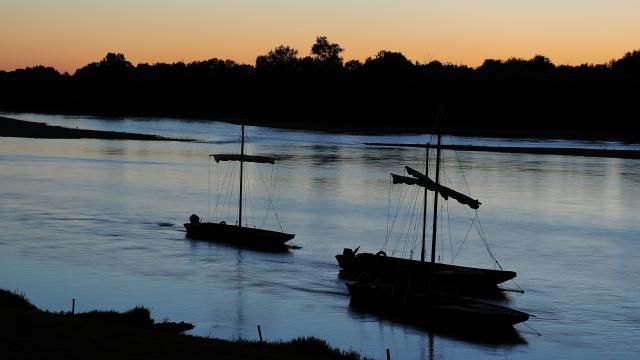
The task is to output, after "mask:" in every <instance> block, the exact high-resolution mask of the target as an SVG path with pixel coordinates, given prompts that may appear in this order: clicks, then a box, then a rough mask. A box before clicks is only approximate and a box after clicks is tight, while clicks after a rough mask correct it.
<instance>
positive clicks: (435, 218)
mask: <svg viewBox="0 0 640 360" xmlns="http://www.w3.org/2000/svg"><path fill="white" fill-rule="evenodd" d="M440 138H441V134H440V125H438V146H437V147H436V188H435V190H434V195H433V234H432V237H431V262H432V263H435V262H436V234H437V225H438V187H439V186H440ZM427 176H428V175H427ZM424 191H425V192H426V191H427V189H426V188H425V190H424Z"/></svg>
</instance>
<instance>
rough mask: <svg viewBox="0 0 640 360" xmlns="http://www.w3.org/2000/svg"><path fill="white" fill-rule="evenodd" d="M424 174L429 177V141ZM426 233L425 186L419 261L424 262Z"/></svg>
mask: <svg viewBox="0 0 640 360" xmlns="http://www.w3.org/2000/svg"><path fill="white" fill-rule="evenodd" d="M424 165H425V170H424V175H425V176H426V177H429V143H427V146H426V154H425V156H424ZM426 234H427V188H424V202H423V206H422V251H421V252H420V261H422V262H424V251H425V238H426Z"/></svg>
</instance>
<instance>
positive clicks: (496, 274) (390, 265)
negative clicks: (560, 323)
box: [336, 131, 516, 296]
mask: <svg viewBox="0 0 640 360" xmlns="http://www.w3.org/2000/svg"><path fill="white" fill-rule="evenodd" d="M411 146H412V147H413V146H414V145H411ZM425 148H426V156H425V169H426V171H425V173H424V174H423V173H421V172H419V171H417V170H415V169H412V168H410V167H408V166H405V169H406V172H407V174H408V175H409V176H402V175H396V174H391V176H392V179H393V183H394V184H406V185H416V186H419V187H422V188H424V206H423V216H422V249H421V253H420V260H417V259H406V258H401V257H393V256H387V254H386V253H384V252H383V251H380V252H378V253H376V254H373V253H359V254H358V253H357V252H358V248H356V249H355V250H353V249H350V248H345V249H344V250H343V252H342V254H338V255H336V259H337V260H338V264H339V265H340V268H341V269H342V270H341V272H340V275H341V277H343V278H346V279H351V280H356V279H358V278H359V277H362V276H364V277H367V278H369V279H381V280H383V281H390V282H396V281H401V280H409V279H411V281H412V282H414V283H415V284H416V286H421V285H419V284H429V285H428V286H429V287H430V288H431V289H434V288H438V289H439V290H441V291H448V292H454V293H456V294H464V295H472V296H485V295H486V296H496V295H500V289H499V288H498V284H501V283H503V282H505V281H507V280H511V279H513V278H515V277H516V273H515V272H513V271H505V270H503V269H502V268H500V269H483V268H475V267H465V266H457V265H452V264H443V263H437V262H436V260H435V254H436V243H437V241H436V240H437V236H436V235H437V231H436V229H437V221H438V211H437V209H438V198H439V197H442V198H443V199H444V200H448V199H449V198H451V199H454V200H457V201H458V202H459V203H461V204H463V205H466V206H469V207H470V208H471V209H474V210H476V209H478V208H479V207H480V205H481V203H480V202H479V201H478V200H476V199H472V198H471V197H469V196H467V195H464V194H461V193H459V192H457V191H455V190H453V189H451V188H448V187H446V186H443V185H441V184H440V182H439V180H440V160H441V154H440V152H441V134H440V131H438V142H437V145H436V151H437V155H436V171H435V181H433V180H431V179H430V178H429V161H428V159H429V149H430V148H432V146H431V145H430V144H427V145H426V146H425ZM428 191H432V192H434V200H433V231H432V239H431V261H430V262H426V261H425V235H426V214H427V192H428ZM492 256H493V255H492ZM494 260H495V259H494ZM496 264H497V265H498V267H500V265H499V264H498V262H497V261H496ZM424 286H426V285H424Z"/></svg>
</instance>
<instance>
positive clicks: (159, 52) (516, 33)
mask: <svg viewBox="0 0 640 360" xmlns="http://www.w3.org/2000/svg"><path fill="white" fill-rule="evenodd" d="M317 35H327V36H328V37H329V39H330V40H331V41H335V42H338V43H339V44H341V45H342V46H343V47H344V48H345V49H346V51H345V54H344V56H345V58H347V59H364V58H366V57H367V56H372V55H374V54H375V53H376V52H378V51H379V50H381V49H385V50H394V51H401V52H403V53H404V54H405V55H407V56H408V57H409V58H411V59H412V60H417V61H421V62H426V61H430V60H434V59H437V60H440V61H444V62H452V63H458V64H468V65H473V66H477V65H479V64H481V63H482V61H483V60H484V59H486V58H502V59H505V58H508V57H511V56H516V57H525V58H528V57H531V56H533V55H535V54H544V55H546V56H549V57H550V58H551V60H552V61H554V62H555V63H558V64H580V63H602V62H607V61H609V60H610V59H613V58H617V57H620V56H622V55H623V54H624V53H625V52H626V51H630V50H633V49H638V48H640V0H608V1H603V0H583V1H578V0H556V1H551V0H537V1H529V0H526V1H515V0H511V1H507V0H483V1H478V0H475V1H474V0H448V1H444V0H443V1H427V0H422V1H419V0H393V1H391V0H387V1H382V0H340V1H339V0H324V1H316V0H309V1H303V0H298V1H295V0H274V1H266V0H182V1H174V0H153V1H152V0H127V1H125V0H111V1H87V0H85V1H81V0H57V1H52V0H50V1H45V0H0V69H3V70H12V69H15V68H19V67H25V66H33V65H37V64H46V65H50V66H54V67H56V68H57V69H59V70H61V71H69V72H73V71H74V70H75V69H76V68H78V67H79V66H82V65H85V64H87V63H89V62H92V61H97V60H99V59H101V58H102V57H103V56H104V54H105V53H106V52H108V51H116V52H122V53H124V54H125V55H126V56H127V58H128V59H129V60H131V61H132V62H133V63H139V62H173V61H187V62H188V61H193V60H204V59H208V58H211V57H219V58H230V59H234V60H236V61H239V62H244V63H253V62H254V60H255V57H256V56H257V55H260V54H264V53H266V52H267V51H268V50H269V49H271V48H273V47H275V46H277V45H280V44H288V45H291V46H293V47H295V48H297V49H298V50H300V54H301V55H306V54H308V53H309V49H310V48H311V44H312V43H313V41H314V39H315V37H316V36H317Z"/></svg>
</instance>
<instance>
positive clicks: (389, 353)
mask: <svg viewBox="0 0 640 360" xmlns="http://www.w3.org/2000/svg"><path fill="white" fill-rule="evenodd" d="M387 360H391V352H390V351H389V348H387Z"/></svg>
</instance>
